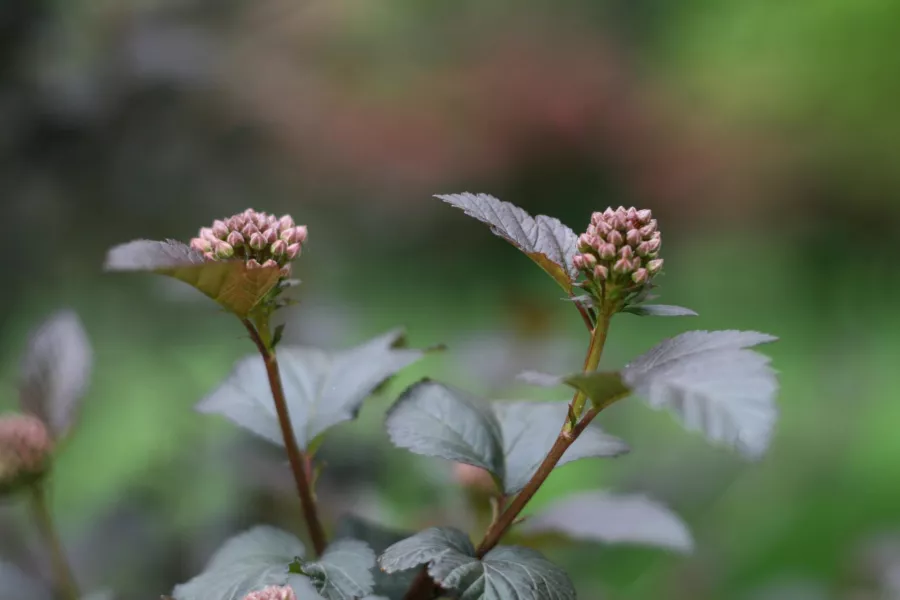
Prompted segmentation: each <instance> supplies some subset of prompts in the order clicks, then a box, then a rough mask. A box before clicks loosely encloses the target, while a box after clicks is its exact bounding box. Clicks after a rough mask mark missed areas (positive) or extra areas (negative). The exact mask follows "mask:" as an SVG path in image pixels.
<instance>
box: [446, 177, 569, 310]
mask: <svg viewBox="0 0 900 600" xmlns="http://www.w3.org/2000/svg"><path fill="white" fill-rule="evenodd" d="M435 198H438V199H440V200H443V201H444V202H446V203H447V204H450V205H452V206H455V207H456V208H459V209H461V210H462V211H463V212H465V213H466V214H467V215H469V216H470V217H473V218H475V219H478V220H479V221H481V222H482V223H485V224H487V225H488V226H490V228H491V231H492V232H493V233H494V234H495V235H497V236H499V237H501V238H503V239H505V240H506V241H508V242H509V243H511V244H512V245H513V246H515V247H516V248H518V249H519V250H521V251H522V252H524V253H525V254H527V255H528V256H529V258H531V260H533V261H534V262H536V263H537V264H538V265H539V266H540V267H541V268H542V269H544V271H546V272H547V273H548V274H549V275H550V276H551V277H552V278H553V279H555V280H556V282H557V283H559V285H560V286H562V288H563V289H564V290H566V292H568V293H571V292H572V283H573V282H574V281H575V280H576V279H577V278H578V271H577V269H575V267H574V266H573V265H572V258H573V257H574V256H575V253H576V250H577V248H576V246H577V243H578V236H577V235H575V232H574V231H572V230H571V229H569V228H568V227H566V226H565V225H563V224H562V223H560V221H559V219H554V218H553V217H547V216H545V215H538V216H537V217H532V216H531V215H529V214H528V213H527V212H525V211H524V210H523V209H521V208H519V207H518V206H516V205H515V204H511V203H509V202H502V201H501V200H498V199H497V198H494V197H493V196H490V195H488V194H470V193H468V192H465V193H462V194H446V195H438V196H435Z"/></svg>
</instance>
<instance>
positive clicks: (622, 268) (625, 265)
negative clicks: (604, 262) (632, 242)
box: [613, 258, 631, 275]
mask: <svg viewBox="0 0 900 600" xmlns="http://www.w3.org/2000/svg"><path fill="white" fill-rule="evenodd" d="M630 271H631V261H630V260H628V259H627V258H620V259H619V260H617V261H616V263H615V264H614V265H613V273H618V274H620V275H624V274H625V273H628V272H630Z"/></svg>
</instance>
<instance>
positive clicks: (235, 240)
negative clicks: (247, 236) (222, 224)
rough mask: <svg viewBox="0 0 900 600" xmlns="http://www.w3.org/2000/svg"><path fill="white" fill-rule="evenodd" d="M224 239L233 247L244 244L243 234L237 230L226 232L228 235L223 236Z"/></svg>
mask: <svg viewBox="0 0 900 600" xmlns="http://www.w3.org/2000/svg"><path fill="white" fill-rule="evenodd" d="M225 241H226V242H228V243H229V244H231V245H232V246H233V247H234V248H237V247H238V246H242V245H243V244H244V236H242V235H241V234H240V232H238V231H232V232H231V233H229V234H228V237H227V238H225Z"/></svg>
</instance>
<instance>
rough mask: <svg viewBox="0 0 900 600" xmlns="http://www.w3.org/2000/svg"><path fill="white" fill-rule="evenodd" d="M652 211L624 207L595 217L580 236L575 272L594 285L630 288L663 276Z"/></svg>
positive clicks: (574, 259)
mask: <svg viewBox="0 0 900 600" xmlns="http://www.w3.org/2000/svg"><path fill="white" fill-rule="evenodd" d="M656 227H657V225H656V219H654V218H653V215H652V213H651V212H650V211H649V210H637V209H635V208H634V207H631V208H625V207H623V206H620V207H619V208H617V209H616V210H613V209H612V208H607V209H606V210H605V211H603V212H595V213H594V214H593V215H592V216H591V224H590V225H589V226H588V228H587V231H586V232H585V233H583V234H581V235H580V236H578V254H576V255H575V257H574V258H573V261H572V262H573V264H574V265H575V268H577V269H578V270H579V271H581V272H582V273H584V275H585V276H586V277H587V278H588V280H590V281H595V282H597V283H599V284H601V285H606V283H607V282H609V283H611V284H613V285H617V286H621V287H623V288H629V287H634V286H641V285H644V284H646V283H648V282H649V281H650V279H651V278H652V277H653V276H654V275H656V274H657V273H659V271H660V270H661V269H662V266H663V260H662V259H661V258H657V257H658V256H659V248H660V245H661V239H660V234H659V231H657V228H656Z"/></svg>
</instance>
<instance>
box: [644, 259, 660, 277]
mask: <svg viewBox="0 0 900 600" xmlns="http://www.w3.org/2000/svg"><path fill="white" fill-rule="evenodd" d="M662 266H663V259H661V258H657V259H655V260H651V261H650V262H648V263H647V272H648V273H650V274H651V275H656V274H657V273H659V272H660V270H661V269H662Z"/></svg>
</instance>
